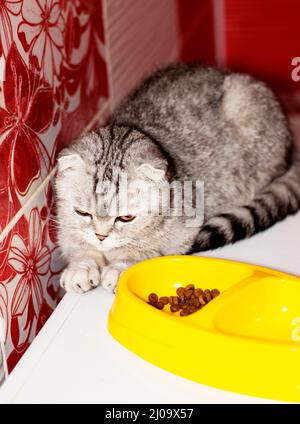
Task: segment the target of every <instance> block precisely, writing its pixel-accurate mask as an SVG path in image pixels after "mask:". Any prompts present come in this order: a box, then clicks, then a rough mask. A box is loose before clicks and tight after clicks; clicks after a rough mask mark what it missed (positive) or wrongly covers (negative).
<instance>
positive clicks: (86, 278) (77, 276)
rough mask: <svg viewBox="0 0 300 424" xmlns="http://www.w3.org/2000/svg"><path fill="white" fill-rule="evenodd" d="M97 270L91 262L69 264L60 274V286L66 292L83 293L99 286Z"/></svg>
mask: <svg viewBox="0 0 300 424" xmlns="http://www.w3.org/2000/svg"><path fill="white" fill-rule="evenodd" d="M100 281H101V277H100V271H99V268H98V266H97V264H96V262H94V261H93V260H86V261H81V262H79V263H71V264H70V265H69V266H68V267H67V268H66V269H65V270H64V271H63V273H62V275H61V278H60V285H61V286H62V287H63V288H64V289H65V290H66V291H67V292H75V293H85V292H87V291H89V290H92V289H94V288H95V287H97V286H98V285H99V284H100Z"/></svg>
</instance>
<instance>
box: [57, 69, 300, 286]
mask: <svg viewBox="0 0 300 424" xmlns="http://www.w3.org/2000/svg"><path fill="white" fill-rule="evenodd" d="M120 172H126V174H127V175H128V178H129V180H134V179H136V178H139V179H142V180H143V181H144V182H145V184H151V185H152V186H153V185H154V186H155V185H156V184H158V185H159V184H161V183H163V182H171V181H173V180H193V181H195V180H200V181H204V183H205V209H204V213H205V220H204V223H203V225H201V224H199V226H197V227H187V226H186V225H184V224H185V217H182V216H179V217H177V216H144V214H143V213H140V215H138V216H135V215H133V213H132V212H131V208H132V210H133V209H134V206H137V203H138V204H139V207H140V209H141V211H142V212H143V210H142V209H143V203H144V202H141V201H140V199H139V198H138V193H135V192H134V191H133V192H132V193H131V194H130V201H129V205H128V210H127V211H126V213H125V214H123V216H115V215H114V214H113V213H110V212H109V208H110V202H111V197H112V196H111V193H109V191H110V190H109V189H108V188H107V187H109V184H107V186H106V189H105V188H104V189H103V187H104V186H105V184H104V183H105V182H108V183H109V182H117V178H118V175H119V173H120ZM56 193H57V201H58V219H59V222H60V228H59V243H60V247H61V250H62V253H63V255H64V257H65V258H66V260H67V262H68V266H67V268H66V270H65V271H64V272H63V274H62V277H61V285H62V286H63V287H64V288H65V289H66V290H73V291H76V292H80V293H82V292H86V291H88V290H90V289H91V288H93V287H96V286H97V285H99V284H100V283H101V284H102V285H103V286H104V287H105V288H106V289H108V290H112V291H113V290H114V289H115V287H116V284H117V281H118V278H119V276H120V273H121V272H122V271H123V270H124V269H125V268H127V267H128V266H130V265H131V264H134V263H136V262H138V261H140V260H143V259H147V258H151V257H154V256H160V255H173V254H184V253H191V252H193V251H201V250H207V249H215V248H218V247H220V246H224V245H225V244H228V243H233V242H236V241H237V240H240V239H243V238H246V237H249V236H251V235H253V234H255V233H257V232H259V231H262V230H265V229H266V228H268V227H270V226H271V225H273V224H274V223H276V222H277V221H280V220H282V219H283V218H285V217H286V216H287V215H288V214H292V213H295V212H296V211H297V210H298V209H299V206H300V159H299V156H298V154H297V153H296V152H295V150H294V149H293V144H292V137H291V134H290V132H289V129H288V126H287V121H286V118H285V116H284V114H283V112H282V109H281V107H280V105H279V103H278V101H277V100H276V98H275V96H274V94H273V93H272V91H271V90H270V89H269V88H268V87H267V86H266V85H265V84H264V83H262V82H259V81H257V80H255V79H254V78H252V77H251V76H248V75H244V74H239V73H232V72H228V71H221V70H217V69H214V68H206V67H201V66H200V65H172V66H169V67H168V68H166V69H163V70H159V71H158V72H156V73H154V74H153V75H152V76H150V77H149V78H148V79H146V80H145V81H144V82H143V83H142V84H141V85H140V86H139V87H138V88H137V89H136V90H135V91H133V92H132V93H131V94H130V95H129V96H128V97H127V99H126V100H125V101H123V103H122V104H121V105H120V106H119V107H118V109H117V110H116V112H115V113H114V115H113V116H112V118H111V120H110V123H109V125H108V126H106V127H105V128H99V130H97V131H93V132H90V133H88V134H86V135H84V136H83V137H81V138H80V139H79V140H76V141H75V142H74V143H73V144H72V145H71V146H70V147H69V148H67V149H65V150H63V151H62V152H61V154H60V156H59V159H58V174H57V178H56ZM145 203H146V202H145ZM104 205H106V209H105V210H106V211H107V213H106V214H105V213H104V214H103V207H104Z"/></svg>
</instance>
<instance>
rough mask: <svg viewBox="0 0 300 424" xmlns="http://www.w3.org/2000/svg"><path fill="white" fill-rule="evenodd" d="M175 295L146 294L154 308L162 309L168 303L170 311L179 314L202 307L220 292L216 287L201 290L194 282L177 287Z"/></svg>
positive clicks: (183, 314) (189, 312)
mask: <svg viewBox="0 0 300 424" xmlns="http://www.w3.org/2000/svg"><path fill="white" fill-rule="evenodd" d="M176 294H177V296H161V297H159V296H158V295H157V294H156V293H151V294H149V296H148V303H149V304H150V305H151V306H154V308H157V309H163V308H164V307H165V306H166V305H170V311H171V312H174V313H175V312H178V311H180V316H182V317H184V316H187V315H190V314H192V313H194V312H196V311H198V310H199V309H201V308H203V306H205V305H206V304H207V303H208V302H210V301H211V300H212V299H214V298H215V297H216V296H218V295H219V294H220V292H219V290H218V289H212V290H208V289H206V290H202V289H200V288H195V286H194V284H188V285H187V286H186V287H179V288H178V289H177V290H176Z"/></svg>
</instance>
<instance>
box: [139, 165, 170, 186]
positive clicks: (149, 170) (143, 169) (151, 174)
mask: <svg viewBox="0 0 300 424" xmlns="http://www.w3.org/2000/svg"><path fill="white" fill-rule="evenodd" d="M137 171H138V172H139V173H140V174H142V175H143V176H144V177H147V178H149V179H150V180H152V181H154V182H159V181H162V180H163V179H164V178H165V175H166V169H161V168H156V167H154V166H152V165H151V164H150V163H143V164H142V165H140V166H139V167H138V169H137Z"/></svg>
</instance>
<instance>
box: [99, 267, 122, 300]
mask: <svg viewBox="0 0 300 424" xmlns="http://www.w3.org/2000/svg"><path fill="white" fill-rule="evenodd" d="M121 273H122V270H121V269H119V268H118V267H115V266H114V265H108V266H105V267H104V268H103V269H102V273H101V285H102V287H103V288H104V289H105V290H106V291H108V292H112V293H115V291H116V288H117V284H118V281H119V278H120V275H121Z"/></svg>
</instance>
